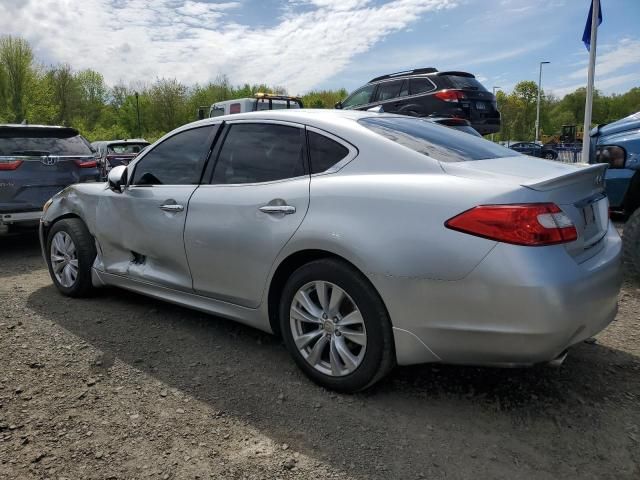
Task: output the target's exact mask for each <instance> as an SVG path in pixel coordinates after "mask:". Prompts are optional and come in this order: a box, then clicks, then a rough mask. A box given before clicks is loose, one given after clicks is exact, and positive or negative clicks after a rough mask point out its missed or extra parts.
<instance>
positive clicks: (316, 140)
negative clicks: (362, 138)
mask: <svg viewBox="0 0 640 480" xmlns="http://www.w3.org/2000/svg"><path fill="white" fill-rule="evenodd" d="M308 135H309V157H310V158H311V173H320V172H324V171H326V170H328V169H330V168H331V167H333V166H334V165H335V164H336V163H338V162H339V161H340V160H342V159H343V158H344V157H346V156H347V155H348V154H349V150H348V149H347V148H346V147H344V146H343V145H340V144H339V143H338V142H336V141H334V140H331V139H330V138H327V137H325V136H324V135H320V134H319V133H316V132H311V131H309V132H308Z"/></svg>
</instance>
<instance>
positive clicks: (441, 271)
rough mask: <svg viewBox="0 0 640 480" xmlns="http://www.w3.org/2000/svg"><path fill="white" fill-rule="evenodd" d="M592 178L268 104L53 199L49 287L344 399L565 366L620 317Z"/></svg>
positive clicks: (476, 141) (611, 243)
mask: <svg viewBox="0 0 640 480" xmlns="http://www.w3.org/2000/svg"><path fill="white" fill-rule="evenodd" d="M604 168H605V167H604V166H601V165H593V166H580V167H579V166H573V165H565V164H561V163H555V162H550V161H546V160H540V159H534V158H531V157H527V156H523V155H520V154H518V153H516V152H514V151H513V150H508V149H506V148H502V147H500V146H498V145H496V144H494V143H491V142H488V141H485V140H484V139H482V138H477V137H474V136H471V135H468V134H466V133H460V132H457V131H454V130H452V129H449V128H447V127H443V126H440V125H437V124H434V123H432V122H429V121H428V120H423V119H417V118H411V117H403V116H395V115H387V114H376V113H372V112H348V111H319V110H296V111H293V110H288V111H263V112H254V113H247V114H239V115H230V116H223V117H217V118H215V119H207V120H203V121H200V122H196V123H192V124H189V125H185V126H183V127H181V128H179V129H177V130H175V131H173V132H171V133H169V134H167V135H166V136H165V137H163V138H161V139H160V140H158V141H157V142H156V143H155V144H153V145H152V146H151V147H149V148H148V149H147V150H146V151H145V152H144V153H143V154H141V155H140V156H139V157H138V158H137V159H136V160H135V161H134V162H132V163H131V164H130V165H129V166H127V167H125V166H120V167H116V168H114V169H113V170H112V171H111V172H110V174H109V178H108V182H107V183H104V184H79V185H73V186H71V187H69V188H67V189H65V190H63V191H62V192H60V193H59V194H57V195H56V196H55V197H53V198H52V199H51V200H50V201H49V202H48V203H47V205H46V207H45V211H44V214H43V218H42V222H41V229H40V237H41V243H42V250H43V254H44V258H45V260H46V262H47V264H48V266H49V271H50V273H51V278H52V279H53V282H54V284H55V285H56V287H57V288H58V290H59V291H60V292H61V293H62V294H64V295H69V296H85V295H88V294H90V293H91V292H92V290H93V289H95V288H97V287H100V286H103V285H113V286H118V287H122V288H126V289H129V290H133V291H135V292H139V293H142V294H145V295H149V296H152V297H156V298H160V299H163V300H166V301H169V302H173V303H176V304H180V305H184V306H187V307H191V308H195V309H198V310H201V311H204V312H208V313H211V314H214V315H218V316H223V317H227V318H231V319H234V320H237V321H239V322H242V323H244V324H247V325H250V326H252V327H255V328H259V329H261V330H265V331H268V332H273V333H276V334H279V335H282V337H283V339H284V342H285V344H286V346H287V348H288V350H289V351H290V353H291V355H292V356H293V358H294V360H295V361H296V363H297V364H298V365H299V367H300V368H301V369H302V370H303V371H304V372H305V373H306V374H307V375H308V376H309V377H310V378H311V379H313V380H314V381H316V382H317V383H319V384H321V385H323V386H325V387H328V388H332V389H336V390H340V391H357V390H361V389H364V388H366V387H368V386H370V385H372V384H373V383H374V382H376V381H377V380H379V379H381V378H382V377H383V376H384V375H385V374H387V373H388V372H389V371H390V370H391V369H392V368H393V367H394V365H396V364H399V365H410V364H416V363H425V362H446V363H463V364H476V365H505V366H513V365H533V364H539V363H548V362H556V363H559V362H561V361H562V359H563V358H564V356H565V354H566V351H567V349H568V348H569V347H570V346H571V345H574V344H576V343H578V342H580V341H582V340H584V339H586V338H588V337H590V336H592V335H594V334H596V333H598V332H599V331H600V330H602V329H603V328H605V327H606V326H607V325H608V324H609V323H610V322H611V321H612V320H613V318H614V317H615V314H616V309H617V294H618V290H619V288H620V281H621V277H620V247H621V241H620V237H619V236H618V234H617V232H616V230H615V229H614V228H613V227H612V226H611V224H610V222H609V218H608V201H607V198H606V196H605V193H604V189H603V175H604Z"/></svg>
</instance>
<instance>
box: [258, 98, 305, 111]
mask: <svg viewBox="0 0 640 480" xmlns="http://www.w3.org/2000/svg"><path fill="white" fill-rule="evenodd" d="M271 104H272V107H271V109H272V110H283V109H286V108H287V101H286V100H271ZM288 108H300V105H299V104H298V102H296V101H294V100H290V101H289V107H288ZM256 110H269V100H256Z"/></svg>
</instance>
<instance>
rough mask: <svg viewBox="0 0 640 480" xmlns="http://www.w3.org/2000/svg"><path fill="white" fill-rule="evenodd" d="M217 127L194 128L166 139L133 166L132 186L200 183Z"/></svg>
mask: <svg viewBox="0 0 640 480" xmlns="http://www.w3.org/2000/svg"><path fill="white" fill-rule="evenodd" d="M218 128H219V125H211V126H207V127H200V128H193V129H191V130H186V131H184V132H180V133H178V134H176V135H174V136H173V137H170V138H168V139H166V140H165V141H164V142H162V143H161V144H160V145H158V146H157V147H155V148H154V149H153V150H151V151H150V152H149V153H147V154H146V155H145V156H144V157H143V158H142V159H141V160H140V162H138V163H137V164H136V166H135V171H134V172H133V178H132V180H131V184H132V185H192V184H196V183H199V181H200V175H201V174H202V167H203V165H204V162H205V160H206V156H207V153H208V152H209V149H210V148H211V144H210V143H209V138H210V135H211V133H213V131H215V129H218Z"/></svg>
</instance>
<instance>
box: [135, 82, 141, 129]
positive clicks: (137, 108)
mask: <svg viewBox="0 0 640 480" xmlns="http://www.w3.org/2000/svg"><path fill="white" fill-rule="evenodd" d="M135 96H136V114H137V117H138V138H142V130H141V128H140V102H139V101H138V92H136V93H135Z"/></svg>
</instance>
